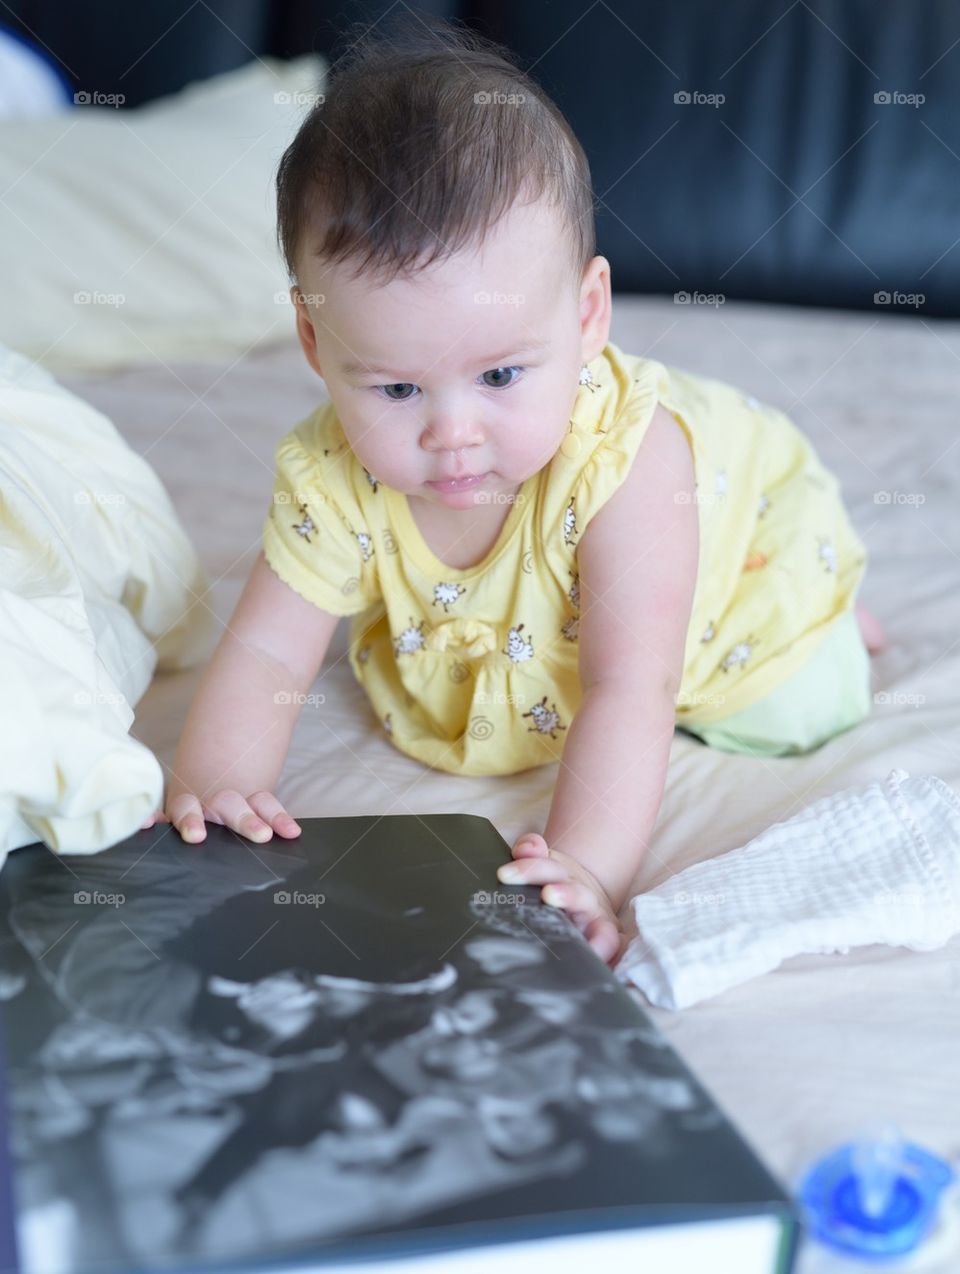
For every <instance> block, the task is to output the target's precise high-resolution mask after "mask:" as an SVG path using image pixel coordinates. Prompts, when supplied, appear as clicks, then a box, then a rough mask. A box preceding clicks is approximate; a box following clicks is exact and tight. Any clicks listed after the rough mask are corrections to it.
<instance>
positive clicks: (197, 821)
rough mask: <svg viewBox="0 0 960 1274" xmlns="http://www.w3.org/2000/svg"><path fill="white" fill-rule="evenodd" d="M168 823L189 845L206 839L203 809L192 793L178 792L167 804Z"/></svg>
mask: <svg viewBox="0 0 960 1274" xmlns="http://www.w3.org/2000/svg"><path fill="white" fill-rule="evenodd" d="M167 813H168V817H169V821H170V822H171V823H172V824H173V825H174V827H175V828H176V829H177V831H178V832H179V833H180V836H181V838H182V839H183V840H185V841H188V842H189V843H190V844H191V845H195V844H197V842H198V841H202V840H205V839H206V835H207V829H206V826H205V825H204V821H203V807H202V806H201V804H200V799H199V797H197V796H194V794H193V793H192V792H180V793H178V795H176V796H175V797H173V799H172V800H171V801H169V802H168V806H167Z"/></svg>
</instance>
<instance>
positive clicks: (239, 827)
mask: <svg viewBox="0 0 960 1274" xmlns="http://www.w3.org/2000/svg"><path fill="white" fill-rule="evenodd" d="M208 811H209V812H211V813H215V814H218V815H219V816H220V818H221V819H222V821H223V823H224V825H225V826H226V827H229V828H230V829H231V830H232V831H235V832H239V833H240V835H241V836H246V837H247V839H248V840H254V841H257V842H258V844H262V843H263V842H264V841H268V840H270V838H271V837H272V836H273V828H272V827H271V826H270V824H269V823H265V822H264V821H263V820H262V819H261V818H260V817H259V816H258V815H257V814H255V813H254V811H253V810H252V809H251V808H250V805H249V804H248V802H247V799H246V797H245V796H241V795H240V793H239V792H235V791H232V790H230V789H226V790H224V791H223V792H217V793H215V795H214V796H213V798H212V799H211V801H210V802H209V805H208Z"/></svg>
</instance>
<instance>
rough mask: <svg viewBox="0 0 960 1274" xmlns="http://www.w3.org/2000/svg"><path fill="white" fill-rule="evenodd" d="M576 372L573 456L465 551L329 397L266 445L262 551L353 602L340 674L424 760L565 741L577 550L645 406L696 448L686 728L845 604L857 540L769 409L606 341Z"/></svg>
mask: <svg viewBox="0 0 960 1274" xmlns="http://www.w3.org/2000/svg"><path fill="white" fill-rule="evenodd" d="M588 368H589V371H590V374H591V375H590V379H591V381H592V383H585V384H582V385H581V387H580V390H579V392H578V394H577V397H576V401H575V403H574V409H573V412H572V416H571V429H572V431H573V433H574V434H575V435H576V436H577V437H578V438H579V440H580V447H579V451H578V452H577V454H576V455H575V456H569V455H567V454H565V453H564V452H563V451H558V452H557V453H556V455H554V457H553V459H552V460H551V461H550V463H549V464H547V465H546V466H545V467H544V468H543V469H541V470H540V471H539V472H538V473H536V474H534V475H532V476H531V477H530V478H528V479H527V480H526V482H524V483H523V485H522V487H521V489H520V491H519V492H518V494H517V495H516V496H515V497H514V502H513V503H512V504H511V506H510V511H509V514H508V516H507V518H506V521H505V522H504V525H503V527H502V529H501V532H500V535H499V538H498V540H497V542H496V544H495V545H494V546H493V548H492V549H491V550H490V552H489V553H487V555H486V556H485V557H484V559H483V560H482V561H481V562H478V563H477V564H476V565H474V566H470V567H466V568H462V569H461V568H457V567H451V566H447V565H445V564H444V563H443V562H442V561H440V560H439V559H438V558H437V557H436V556H435V555H434V554H433V553H432V552H431V550H430V548H429V547H428V546H427V544H426V542H425V541H424V539H423V536H422V535H421V534H420V531H419V529H418V527H417V525H416V523H415V521H414V519H413V516H412V514H411V512H410V508H409V505H408V503H407V499H406V496H405V495H403V494H402V493H401V492H398V491H395V490H393V489H391V488H390V487H387V486H386V485H385V484H384V483H382V482H380V481H379V480H378V479H377V477H376V475H375V474H371V473H369V472H368V471H367V470H366V469H365V468H364V467H363V466H362V465H361V463H360V461H359V460H358V459H357V458H356V456H355V455H354V454H353V452H352V451H351V450H350V447H349V445H348V443H347V441H346V438H345V436H344V433H343V429H342V427H341V425H340V422H339V420H338V418H337V416H336V413H335V411H334V409H333V405H332V403H329V402H328V403H325V404H323V405H322V406H321V407H319V408H317V410H316V411H314V412H313V413H312V414H311V415H310V416H308V417H307V418H306V419H305V420H303V421H302V422H301V423H300V424H298V425H297V426H296V427H295V428H294V429H292V430H291V431H290V432H289V433H288V434H286V435H285V436H284V437H283V438H282V439H281V440H280V442H279V444H278V446H277V449H276V457H275V458H276V477H275V482H274V491H273V499H272V503H271V506H270V509H269V512H268V515H267V518H266V520H265V522H264V525H263V550H264V555H265V557H266V559H267V561H268V562H269V564H270V566H271V567H272V569H273V570H274V571H275V573H276V574H277V575H278V576H279V577H280V579H282V580H284V581H285V582H286V583H287V584H288V585H290V587H291V588H293V589H295V590H296V591H297V592H298V593H299V594H300V595H301V596H303V597H304V598H306V599H307V600H309V601H311V602H313V603H314V604H315V605H317V606H320V607H322V608H323V609H324V610H327V611H329V612H331V613H333V614H337V615H351V616H353V620H352V626H351V640H350V656H349V658H350V665H351V667H352V669H353V672H354V674H355V676H356V677H357V679H358V681H359V682H360V684H361V685H362V686H363V687H364V689H365V691H366V693H367V695H368V697H369V700H370V703H371V705H372V707H373V710H374V712H375V714H376V716H377V718H378V719H379V721H380V723H381V726H382V728H383V730H384V731H385V733H386V734H387V736H388V737H389V738H390V739H391V741H392V742H393V743H394V745H395V746H396V747H397V748H399V749H400V750H401V751H402V752H404V753H406V754H407V755H409V756H411V757H415V758H416V759H417V760H420V761H422V762H424V763H425V764H426V765H429V766H431V767H434V768H437V769H442V770H448V771H450V772H452V773H459V774H510V773H515V772H517V771H519V770H524V769H528V768H530V767H531V766H538V765H544V764H547V763H549V762H552V761H556V760H558V759H559V757H560V756H561V754H562V751H563V743H564V738H565V735H566V732H567V730H568V729H569V726H570V723H571V721H572V720H573V716H574V713H575V712H576V710H577V706H578V704H579V702H580V686H579V678H578V673H577V628H578V620H579V577H578V568H577V545H578V543H579V541H580V538H581V537H582V535H583V533H584V531H585V530H586V528H587V526H588V525H589V522H590V519H591V518H592V517H593V515H594V514H595V513H596V512H597V510H598V509H600V508H602V507H603V505H604V504H605V502H606V501H607V500H608V499H609V498H610V496H611V495H612V494H613V492H614V491H615V490H616V489H617V487H618V486H619V485H620V483H621V482H622V481H623V479H624V478H625V476H626V475H627V473H628V472H629V468H630V465H631V463H632V461H633V458H634V456H635V454H636V452H637V448H638V447H639V446H640V444H641V442H642V441H643V437H644V434H645V432H646V430H647V427H648V425H649V423H650V419H651V417H652V415H653V412H654V409H655V407H656V404H657V402H658V401H659V402H660V403H662V404H663V406H664V407H665V408H666V409H667V410H668V411H670V412H671V413H672V414H673V416H674V417H675V418H676V420H677V421H678V422H679V423H680V425H681V426H682V428H683V430H684V433H685V435H686V437H687V439H688V442H689V444H690V447H691V450H692V456H693V462H694V469H695V475H696V489H695V493H694V499H695V502H696V504H697V512H698V516H699V519H700V560H699V574H698V580H697V585H696V591H695V595H694V600H693V609H692V615H691V619H690V624H689V628H688V632H687V639H686V645H685V652H684V667H683V677H682V682H681V686H680V691H679V693H678V696H677V712H676V720H677V724H678V725H679V726H681V727H684V728H687V727H689V728H690V729H691V730H692V731H695V730H696V729H697V728H698V726H704V727H706V726H709V725H710V724H711V723H715V722H719V721H721V720H722V719H723V718H725V717H728V716H730V715H731V714H734V713H737V712H739V711H741V710H742V709H744V708H746V707H748V706H749V705H752V704H755V703H757V702H758V701H760V700H762V699H763V698H764V697H765V696H767V695H769V694H770V693H771V692H772V691H773V690H775V689H776V688H777V687H779V686H782V685H783V684H784V683H785V682H786V681H787V680H788V679H789V678H790V677H791V676H792V675H793V674H794V673H796V672H797V671H798V670H800V669H801V668H803V667H804V665H805V664H807V662H808V661H809V660H810V659H811V657H812V655H813V653H814V651H815V650H816V649H817V648H818V646H819V645H820V643H821V642H822V641H823V640H824V638H825V636H826V635H827V634H828V632H829V631H830V630H831V629H832V628H833V626H834V625H835V624H836V623H837V621H838V620H841V619H842V618H843V617H844V616H845V615H847V616H849V612H850V611H851V610H852V608H853V603H854V600H855V596H856V592H857V589H858V588H859V585H860V582H861V580H862V577H863V574H864V571H865V568H866V551H865V548H864V545H863V543H862V542H861V540H860V538H859V537H858V536H857V534H856V533H855V531H854V529H853V527H852V526H851V524H850V522H849V520H848V517H847V514H846V512H845V510H844V507H843V503H842V500H841V497H840V490H839V485H838V483H837V480H836V478H835V477H834V476H833V475H832V474H831V473H829V472H828V471H827V470H826V469H825V468H824V467H823V465H822V464H821V463H820V461H819V459H818V457H817V456H816V454H815V453H814V450H813V448H812V447H811V445H810V443H809V442H808V441H807V439H806V438H805V437H804V435H803V434H802V433H801V432H800V431H799V429H798V428H797V427H796V426H795V425H794V424H793V423H792V421H791V420H790V419H789V418H788V417H787V416H786V415H784V413H783V412H781V411H779V410H777V409H776V408H774V407H771V406H768V405H765V404H763V403H760V402H757V401H756V400H755V399H753V398H751V397H749V396H747V395H744V394H742V393H741V392H740V391H739V390H737V389H735V388H734V387H733V386H731V385H728V384H726V383H725V382H722V381H718V380H713V379H710V378H707V377H704V376H700V375H696V374H693V373H689V372H683V371H680V370H678V369H676V368H673V367H667V366H666V365H665V364H663V363H660V362H658V361H656V360H655V359H650V358H644V357H642V356H638V355H631V354H626V353H624V352H623V351H622V350H620V349H619V347H618V346H616V345H615V344H613V343H612V342H610V343H608V344H607V346H606V347H605V348H604V350H603V351H602V353H601V354H599V355H598V356H597V358H595V359H594V360H593V361H592V362H591V363H589V364H588ZM568 450H576V448H568ZM638 657H639V656H638Z"/></svg>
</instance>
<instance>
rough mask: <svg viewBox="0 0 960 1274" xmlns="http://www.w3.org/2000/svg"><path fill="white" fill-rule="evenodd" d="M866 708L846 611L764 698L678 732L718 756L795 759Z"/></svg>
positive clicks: (863, 676) (854, 630)
mask: <svg viewBox="0 0 960 1274" xmlns="http://www.w3.org/2000/svg"><path fill="white" fill-rule="evenodd" d="M871 703H872V697H871V693H870V656H869V654H868V653H867V649H866V647H865V646H864V644H863V638H862V637H861V635H860V626H859V624H858V623H857V617H856V615H855V614H854V613H853V611H847V612H846V613H845V614H844V615H842V616H841V617H840V619H838V620H836V621H835V622H834V625H833V628H832V629H831V630H830V632H829V633H828V634H827V635H826V637H824V639H823V641H822V642H821V643H820V645H819V646H818V647H817V649H816V651H815V652H814V654H813V657H812V658H811V659H810V661H809V663H807V664H805V665H804V666H803V667H802V668H801V669H799V671H797V672H795V673H794V674H793V676H792V677H790V678H789V679H788V680H787V681H785V682H784V684H783V685H782V686H779V687H778V688H777V689H776V690H774V691H773V693H772V694H769V695H767V697H766V698H765V699H761V700H760V701H759V702H758V703H753V704H751V705H750V706H749V707H748V708H744V709H743V710H742V711H740V712H734V713H733V714H732V715H731V716H729V717H724V718H722V720H720V721H715V722H713V724H711V725H706V726H689V727H688V726H682V727H680V729H682V730H683V731H684V732H685V733H687V734H692V735H695V736H696V737H697V738H698V739H702V740H703V742H704V743H706V744H708V745H709V746H710V747H713V748H719V749H720V750H721V751H722V752H742V753H744V754H746V755H747V756H795V755H797V754H799V753H802V752H812V751H813V749H814V748H818V747H820V745H821V744H823V743H826V742H827V740H828V739H832V738H833V737H834V735H837V734H842V733H843V732H844V731H845V730H849V729H850V728H851V727H852V726H855V725H857V724H858V723H859V722H861V721H863V720H864V718H865V717H867V716H868V715H869V712H870V706H871Z"/></svg>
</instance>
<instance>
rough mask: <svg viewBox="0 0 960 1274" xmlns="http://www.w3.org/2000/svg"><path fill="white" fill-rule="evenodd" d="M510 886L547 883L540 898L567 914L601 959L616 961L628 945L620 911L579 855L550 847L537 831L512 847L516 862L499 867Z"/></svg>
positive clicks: (525, 835) (529, 833)
mask: <svg viewBox="0 0 960 1274" xmlns="http://www.w3.org/2000/svg"><path fill="white" fill-rule="evenodd" d="M497 877H498V878H499V879H500V880H501V881H503V883H504V884H509V885H544V886H545V888H544V889H543V890H542V891H541V894H540V896H541V898H542V899H543V901H544V902H545V903H548V904H550V905H551V906H554V907H560V908H561V909H562V910H563V911H565V912H566V913H567V915H568V916H569V917H570V919H571V920H572V921H573V923H574V924H575V925H576V926H577V928H578V929H579V930H580V932H581V933H582V934H583V936H584V937H585V938H586V939H587V941H588V942H589V943H590V945H591V947H593V949H594V951H596V953H597V955H598V956H599V957H600V959H601V960H605V961H606V962H607V964H610V965H612V964H615V963H616V961H617V959H618V958H619V956H620V952H621V949H622V947H623V946H624V945H625V940H624V936H623V931H622V930H621V928H620V922H619V920H618V919H617V913H616V912H615V911H614V909H613V904H612V903H611V901H610V899H609V898H608V896H607V892H606V890H605V889H604V888H603V886H602V885H601V884H600V882H599V880H597V878H596V876H594V875H593V873H592V872H591V871H590V870H589V869H588V868H586V867H584V865H583V863H581V862H580V861H579V860H578V859H576V858H571V856H570V855H569V854H565V853H563V851H562V850H559V849H550V848H549V847H548V846H547V842H546V841H545V840H544V839H543V837H542V836H541V835H540V834H539V833H538V832H526V833H524V835H523V836H521V837H519V839H518V840H517V842H516V844H515V845H514V846H513V862H512V863H504V864H503V866H502V867H498V868H497Z"/></svg>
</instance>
